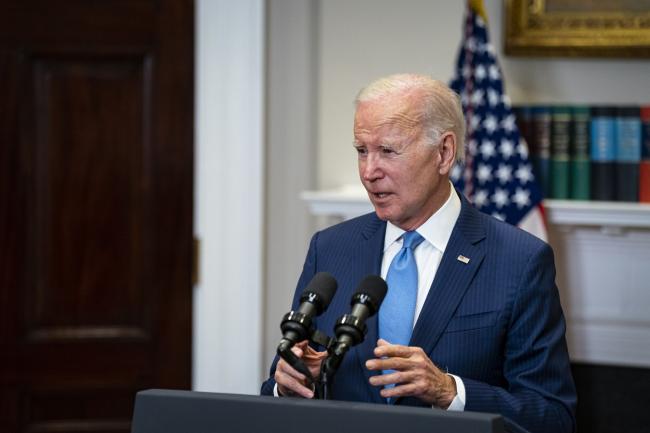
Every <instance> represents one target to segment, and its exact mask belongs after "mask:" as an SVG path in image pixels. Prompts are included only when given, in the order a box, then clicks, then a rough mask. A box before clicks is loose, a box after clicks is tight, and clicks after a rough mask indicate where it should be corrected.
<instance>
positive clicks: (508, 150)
mask: <svg viewBox="0 0 650 433" xmlns="http://www.w3.org/2000/svg"><path fill="white" fill-rule="evenodd" d="M499 152H501V156H503V159H505V160H508V159H510V157H511V156H512V155H514V154H515V145H514V143H513V142H512V140H508V139H507V138H504V139H503V140H501V146H499Z"/></svg>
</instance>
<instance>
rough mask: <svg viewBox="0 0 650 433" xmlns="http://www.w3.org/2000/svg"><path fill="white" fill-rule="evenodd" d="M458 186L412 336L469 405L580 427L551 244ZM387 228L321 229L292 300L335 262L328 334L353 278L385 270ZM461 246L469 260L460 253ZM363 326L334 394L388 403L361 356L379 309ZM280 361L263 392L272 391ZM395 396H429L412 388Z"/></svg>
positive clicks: (539, 425) (520, 420)
mask: <svg viewBox="0 0 650 433" xmlns="http://www.w3.org/2000/svg"><path fill="white" fill-rule="evenodd" d="M459 196H460V197H461V201H462V207H461V212H460V215H459V218H458V221H457V222H456V225H455V227H454V229H453V232H452V235H451V238H450V239H449V243H448V244H447V249H446V251H445V253H444V255H443V257H442V261H441V263H440V266H439V268H438V271H437V273H436V277H435V279H434V281H433V283H432V286H431V289H430V291H429V295H428V297H427V299H426V301H425V304H424V307H423V308H422V312H421V313H420V316H419V318H418V321H417V323H416V324H415V327H414V329H413V335H412V337H411V342H410V345H411V346H419V347H422V348H423V349H424V351H425V352H426V353H427V354H428V355H429V357H430V358H431V360H432V361H433V362H434V363H435V364H436V365H437V366H438V367H439V368H441V369H442V370H443V371H448V372H449V373H453V374H455V375H457V376H460V377H461V378H462V379H463V382H464V384H465V389H466V403H465V410H467V411H479V412H492V413H499V414H502V415H503V416H505V417H507V418H509V419H510V420H512V421H514V422H516V423H517V424H519V425H521V426H523V427H524V428H526V429H528V430H530V431H539V432H570V431H574V430H575V416H574V414H575V405H576V394H575V387H574V384H573V379H572V377H571V370H570V365H569V357H568V354H567V348H566V341H565V337H564V333H565V322H564V316H563V313H562V309H561V306H560V300H559V295H558V291H557V287H556V285H555V265H554V261H553V251H552V250H551V248H550V247H549V246H548V245H547V244H546V243H544V242H542V241H540V240H539V239H537V238H535V237H534V236H532V235H530V234H528V233H526V232H524V231H522V230H520V229H518V228H516V227H513V226H511V225H508V224H505V223H502V222H500V221H498V220H496V219H494V218H492V217H490V216H487V215H485V214H482V213H480V212H478V211H477V210H475V209H474V208H473V207H472V206H471V205H470V204H469V203H468V202H467V201H466V200H465V199H464V198H463V196H462V194H460V193H459ZM385 231H386V223H385V222H384V221H381V220H380V219H379V218H378V217H377V216H376V214H374V213H371V214H367V215H364V216H361V217H359V218H356V219H353V220H350V221H346V222H343V223H341V224H338V225H336V226H333V227H330V228H328V229H326V230H323V231H321V232H318V233H316V234H315V235H314V236H313V238H312V240H311V244H310V246H309V252H308V254H307V258H306V260H305V264H304V268H303V272H302V275H301V276H300V279H299V281H298V286H297V289H296V296H295V297H294V309H295V308H297V299H298V297H299V294H300V293H301V292H302V290H303V289H304V287H305V286H306V284H307V283H308V282H309V281H310V280H311V278H312V277H313V275H314V274H316V273H317V272H320V271H327V272H330V273H331V274H332V275H333V276H334V277H335V278H336V280H337V281H338V283H339V288H338V291H337V293H336V296H334V299H333V301H332V303H331V304H330V306H329V309H328V310H327V311H326V312H325V313H324V314H323V315H322V316H320V317H319V318H318V321H317V327H318V328H319V329H321V330H323V331H325V332H327V333H329V334H332V333H333V329H334V323H335V321H336V320H337V319H338V318H339V317H340V316H342V315H343V314H346V313H349V311H350V298H351V296H352V294H353V293H354V292H355V289H356V285H357V284H358V283H359V282H360V281H361V280H362V279H363V277H365V276H366V275H369V274H375V275H379V274H380V271H381V260H382V254H383V246H384V234H385ZM459 255H463V256H465V257H468V258H469V259H470V260H469V262H468V263H463V262H461V261H459V260H458V259H457V258H458V256H459ZM367 326H368V333H367V335H366V338H365V340H364V342H363V343H361V344H360V345H358V346H356V347H354V348H353V349H352V350H351V351H350V352H349V353H348V354H347V355H346V358H345V359H344V361H343V364H342V365H341V367H340V369H339V371H338V373H337V375H336V377H335V380H334V384H333V387H332V395H333V397H334V398H335V399H337V400H350V401H364V402H374V403H384V404H385V399H383V398H382V397H381V396H380V395H379V389H378V388H377V387H373V386H371V385H370V384H369V383H368V378H369V377H370V375H371V374H378V373H377V372H373V373H371V372H370V371H368V370H367V369H366V368H365V366H364V364H365V361H366V360H368V359H370V358H373V357H374V356H373V353H372V352H373V349H374V347H375V345H376V341H377V338H378V337H377V315H375V316H374V317H372V318H370V319H369V320H368V321H367ZM320 350H322V348H321V349H320ZM276 362H277V359H276V361H275V362H274V363H273V365H272V366H271V376H270V378H269V379H268V380H267V381H266V382H264V384H263V385H262V394H265V395H272V394H273V387H274V384H275V382H274V380H273V373H274V370H275V364H276ZM396 404H405V405H412V406H423V405H425V404H424V403H423V402H422V401H420V400H418V399H416V398H403V399H400V400H398V401H397V403H396Z"/></svg>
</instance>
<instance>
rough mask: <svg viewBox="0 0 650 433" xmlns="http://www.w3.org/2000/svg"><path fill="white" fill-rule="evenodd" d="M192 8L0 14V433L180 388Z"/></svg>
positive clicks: (95, 7)
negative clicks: (138, 395)
mask: <svg viewBox="0 0 650 433" xmlns="http://www.w3.org/2000/svg"><path fill="white" fill-rule="evenodd" d="M193 27H194V5H193V2H192V0H102V1H98V0H65V1H63V0H2V1H1V2H0V432H3V433H11V432H34V433H35V432H54V431H56V432H127V431H129V429H130V419H131V416H132V410H133V402H134V394H135V392H136V391H137V390H140V389H145V388H151V387H164V388H185V389H187V388H189V387H190V378H191V298H192V292H191V290H192V289H191V251H192V248H191V245H192V240H191V238H192V206H193V199H192V194H193V193H192V184H193V91H194V89H193V58H194V56H193V52H194V46H193V32H194V29H193Z"/></svg>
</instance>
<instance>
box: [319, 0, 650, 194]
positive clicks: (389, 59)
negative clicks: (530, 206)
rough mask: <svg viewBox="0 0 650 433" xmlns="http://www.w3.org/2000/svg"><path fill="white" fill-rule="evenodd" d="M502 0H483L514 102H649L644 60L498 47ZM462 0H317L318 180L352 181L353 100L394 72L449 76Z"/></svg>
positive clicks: (328, 183)
mask: <svg viewBox="0 0 650 433" xmlns="http://www.w3.org/2000/svg"><path fill="white" fill-rule="evenodd" d="M503 3H504V2H503V1H501V0H485V2H484V4H485V6H486V12H487V14H488V25H489V27H490V36H491V41H492V43H493V45H494V46H495V48H496V49H497V53H498V56H499V60H500V62H501V66H502V68H503V70H504V76H505V85H506V91H507V92H508V94H509V96H510V98H511V99H512V100H513V102H515V103H539V102H542V103H547V102H551V103H552V102H555V103H570V104H571V103H587V104H595V103H612V104H625V103H646V104H647V103H650V85H648V77H650V61H648V60H647V59H646V60H621V59H601V60H599V59H575V60H569V59H552V58H543V59H534V58H522V57H505V56H504V54H503V21H502V19H503V17H502V15H503V7H504V6H503ZM464 7H465V2H464V1H458V0H445V1H430V0H401V1H399V2H397V1H392V0H327V1H322V2H321V14H320V24H319V26H320V53H319V54H320V62H319V64H320V69H319V75H320V76H319V94H320V100H319V101H318V107H319V124H318V128H319V134H318V146H319V150H318V174H319V175H318V187H320V188H331V187H336V186H341V185H344V184H350V183H354V184H357V183H358V178H357V173H356V163H355V156H354V153H353V151H352V147H351V144H352V117H353V106H352V100H353V99H354V96H355V95H356V92H358V90H359V89H360V88H361V87H362V86H363V85H365V84H368V83H369V82H370V81H371V80H373V79H375V78H379V77H381V76H384V75H388V74H391V73H396V72H419V73H427V74H431V75H433V76H434V77H436V78H438V79H440V80H443V81H445V82H448V81H449V80H450V78H451V76H452V71H453V67H454V64H455V61H456V55H457V51H458V46H459V44H460V37H461V27H462V22H463V14H464Z"/></svg>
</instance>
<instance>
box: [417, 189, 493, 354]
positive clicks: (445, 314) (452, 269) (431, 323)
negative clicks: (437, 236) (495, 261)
mask: <svg viewBox="0 0 650 433" xmlns="http://www.w3.org/2000/svg"><path fill="white" fill-rule="evenodd" d="M458 195H459V196H460V197H461V212H460V215H459V216H458V221H457V222H456V225H455V226H454V230H453V231H452V234H451V237H450V238H449V242H448V244H447V248H446V249H445V252H444V254H443V256H442V260H441V262H440V265H439V267H438V270H437V272H436V276H435V278H434V280H433V283H432V284H431V288H430V290H429V294H428V295H427V299H426V301H425V303H424V306H423V307H422V311H421V312H420V316H419V317H418V321H417V323H416V324H415V327H414V329H413V334H412V336H411V342H410V345H411V346H418V347H422V349H423V350H424V352H425V353H427V354H430V353H431V351H432V350H433V348H434V347H435V345H436V344H437V343H438V340H439V339H440V336H441V335H442V332H443V331H444V330H445V328H446V327H447V323H448V322H449V320H450V319H451V317H452V316H453V315H454V312H455V311H456V308H457V307H458V305H459V304H460V302H461V300H462V298H463V296H464V295H465V292H466V291H467V288H468V287H469V285H470V283H471V281H472V279H473V278H474V275H475V274H476V271H477V270H478V269H479V267H480V266H481V263H482V261H483V258H484V256H485V252H484V251H483V249H482V248H481V244H480V241H481V240H482V239H483V238H485V229H484V226H483V222H482V221H481V217H480V215H479V213H478V211H477V210H476V209H474V208H473V207H472V206H471V205H470V204H469V203H468V202H467V200H466V199H465V198H464V197H463V195H462V194H461V193H460V192H459V193H458ZM463 257H464V258H468V259H469V261H467V260H465V259H464V258H463ZM459 258H460V260H459Z"/></svg>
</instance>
